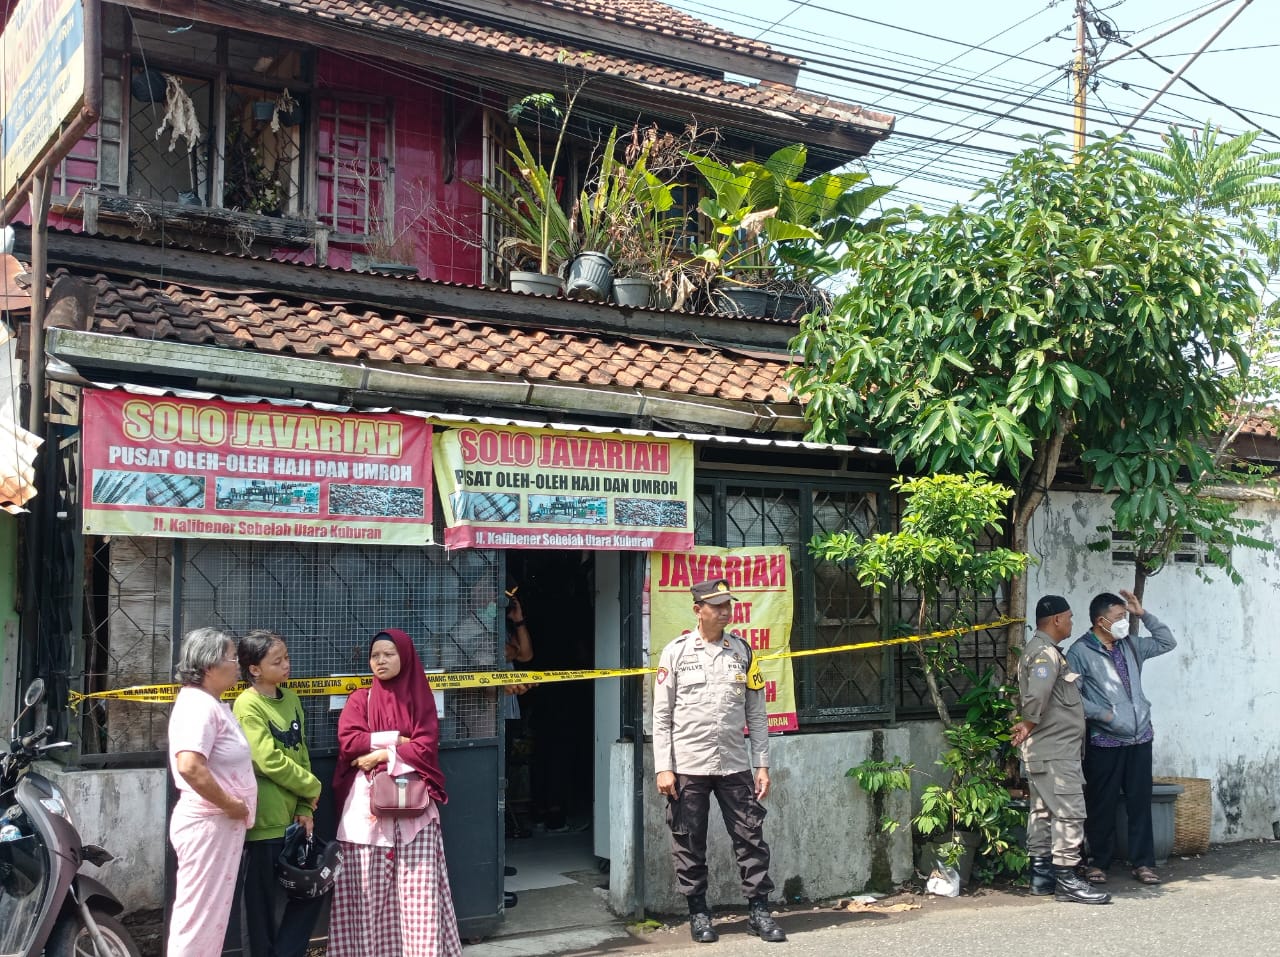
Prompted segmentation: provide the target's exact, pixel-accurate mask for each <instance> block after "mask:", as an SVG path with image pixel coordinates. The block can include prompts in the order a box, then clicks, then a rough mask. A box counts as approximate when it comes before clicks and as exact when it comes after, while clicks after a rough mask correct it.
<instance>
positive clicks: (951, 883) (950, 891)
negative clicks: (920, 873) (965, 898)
mask: <svg viewBox="0 0 1280 957" xmlns="http://www.w3.org/2000/svg"><path fill="white" fill-rule="evenodd" d="M924 889H925V890H926V891H928V892H929V893H930V894H936V895H937V896H938V897H959V896H960V872H959V871H958V870H956V869H955V868H954V867H947V866H946V865H945V864H939V865H938V866H937V867H935V868H934V870H933V873H932V874H930V875H929V880H928V881H927V882H926V883H925V885H924Z"/></svg>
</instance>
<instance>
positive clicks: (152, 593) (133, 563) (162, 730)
mask: <svg viewBox="0 0 1280 957" xmlns="http://www.w3.org/2000/svg"><path fill="white" fill-rule="evenodd" d="M85 551H86V556H87V560H86V566H87V569H88V574H87V575H86V578H85V586H84V588H85V600H84V609H85V620H84V636H85V638H84V646H83V652H82V657H80V659H79V660H80V661H81V662H82V672H81V675H80V676H79V677H78V678H77V677H76V676H74V675H73V676H72V687H74V688H76V689H77V690H79V691H82V692H84V693H90V692H95V691H114V690H119V689H121V688H129V687H132V686H135V685H149V684H168V683H170V682H171V681H172V680H173V651H172V647H171V645H170V628H171V626H172V622H173V611H172V605H171V603H170V595H169V589H170V583H171V582H172V580H173V542H172V540H170V539H167V538H124V537H113V538H111V539H105V538H87V539H86V540H85ZM80 718H81V721H80V726H79V731H80V750H81V754H82V756H83V755H101V756H102V758H101V760H103V761H105V762H107V763H119V762H123V761H129V760H132V759H136V758H137V757H139V756H141V755H143V754H148V753H154V752H158V751H162V750H163V749H164V746H165V736H166V734H167V728H168V723H169V706H168V705H160V704H142V703H140V702H134V701H116V700H102V699H98V700H95V701H93V702H92V703H90V704H87V705H85V706H84V707H83V708H82V709H81V712H80Z"/></svg>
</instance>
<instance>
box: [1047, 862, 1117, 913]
mask: <svg viewBox="0 0 1280 957" xmlns="http://www.w3.org/2000/svg"><path fill="white" fill-rule="evenodd" d="M1053 873H1054V876H1055V877H1057V879H1058V886H1057V888H1056V889H1055V890H1054V894H1053V897H1054V900H1060V901H1069V902H1074V903H1076V904H1110V903H1111V895H1110V894H1106V893H1104V892H1102V891H1098V890H1094V889H1093V885H1092V884H1090V883H1089V882H1088V881H1086V880H1085V879H1084V878H1082V877H1081V876H1080V875H1079V874H1077V873H1076V869H1075V868H1074V867H1055V868H1054V869H1053Z"/></svg>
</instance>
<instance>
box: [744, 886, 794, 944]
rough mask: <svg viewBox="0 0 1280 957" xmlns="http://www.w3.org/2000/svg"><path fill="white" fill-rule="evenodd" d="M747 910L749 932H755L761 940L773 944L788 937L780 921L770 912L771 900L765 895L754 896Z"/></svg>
mask: <svg viewBox="0 0 1280 957" xmlns="http://www.w3.org/2000/svg"><path fill="white" fill-rule="evenodd" d="M749 903H750V906H749V909H748V911H747V933H748V934H755V935H756V936H757V937H759V938H760V939H761V940H764V941H768V942H769V943H771V944H780V943H782V942H783V941H785V940H786V939H787V935H786V934H784V933H783V932H782V928H781V927H779V926H778V922H777V921H776V920H774V919H773V915H772V914H770V913H769V901H768V899H767V898H764V897H753V898H752V899H751V901H750V902H749Z"/></svg>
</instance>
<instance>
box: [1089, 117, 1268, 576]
mask: <svg viewBox="0 0 1280 957" xmlns="http://www.w3.org/2000/svg"><path fill="white" fill-rule="evenodd" d="M1258 135H1259V134H1258V131H1254V132H1251V133H1246V134H1244V135H1242V136H1236V137H1222V136H1221V135H1220V134H1219V131H1218V130H1216V129H1214V128H1213V127H1212V126H1210V125H1208V124H1206V125H1205V127H1204V128H1203V129H1202V130H1200V131H1199V132H1198V133H1196V134H1195V135H1193V136H1191V137H1188V136H1186V135H1185V134H1184V133H1183V132H1182V131H1181V130H1179V129H1178V128H1177V127H1171V128H1170V129H1169V132H1168V133H1167V134H1166V135H1165V137H1164V143H1165V148H1164V149H1163V150H1160V151H1153V150H1137V151H1135V155H1136V156H1137V158H1138V160H1139V161H1140V162H1141V163H1142V164H1143V165H1144V166H1145V167H1146V169H1147V171H1148V173H1149V174H1150V175H1151V178H1152V182H1153V184H1154V186H1155V188H1156V189H1157V190H1158V191H1159V193H1160V194H1161V195H1162V196H1164V197H1167V198H1168V199H1170V200H1173V201H1174V202H1176V203H1178V204H1179V205H1180V206H1181V208H1182V209H1183V211H1184V212H1185V213H1187V214H1188V215H1190V216H1194V217H1198V218H1204V219H1210V220H1218V221H1220V222H1221V224H1222V225H1223V226H1225V228H1227V229H1228V230H1229V231H1231V232H1232V233H1234V236H1235V242H1236V243H1237V245H1239V246H1243V247H1244V248H1245V249H1246V250H1248V252H1249V254H1250V255H1252V256H1254V257H1255V258H1256V259H1257V260H1258V261H1259V262H1260V263H1262V264H1264V268H1265V274H1266V276H1267V279H1268V282H1267V283H1266V286H1271V285H1272V282H1273V281H1274V280H1275V279H1276V278H1277V273H1280V243H1277V239H1276V220H1275V216H1276V210H1277V207H1280V183H1278V182H1277V177H1280V153H1252V154H1251V153H1250V150H1251V149H1252V147H1253V144H1254V141H1255V140H1256V139H1257V138H1258ZM1278 331H1280V309H1278V308H1277V300H1276V298H1275V296H1274V295H1264V301H1263V305H1262V308H1261V310H1260V312H1259V313H1258V315H1257V316H1256V317H1255V318H1254V321H1253V323H1252V325H1251V326H1250V328H1249V329H1248V331H1247V332H1245V333H1244V334H1243V336H1242V346H1243V351H1244V353H1245V355H1246V356H1247V357H1248V360H1249V361H1248V364H1247V365H1246V366H1239V367H1232V369H1231V370H1230V371H1229V373H1228V374H1227V376H1226V390H1225V391H1226V393H1227V401H1226V402H1225V403H1224V404H1223V406H1222V408H1220V409H1219V410H1218V422H1217V423H1216V427H1215V430H1214V432H1215V435H1216V441H1215V440H1214V438H1213V436H1210V435H1204V436H1191V437H1188V439H1187V441H1189V442H1192V443H1195V444H1197V445H1203V446H1205V447H1206V448H1207V449H1208V453H1209V454H1208V456H1207V458H1206V457H1205V456H1203V455H1200V456H1197V457H1196V458H1195V460H1194V461H1195V462H1198V463H1201V464H1203V465H1204V469H1203V470H1202V471H1199V472H1196V471H1191V472H1189V473H1187V474H1185V475H1177V476H1174V477H1173V480H1171V481H1169V482H1168V483H1167V484H1165V485H1163V486H1160V487H1158V490H1157V493H1156V494H1158V495H1159V496H1160V500H1161V501H1162V502H1163V506H1164V508H1163V510H1164V512H1165V516H1166V517H1165V518H1164V519H1163V520H1153V515H1152V509H1151V508H1150V507H1146V505H1147V501H1148V500H1149V496H1150V494H1151V493H1150V492H1149V491H1148V489H1149V488H1150V483H1147V484H1146V485H1144V484H1142V483H1141V482H1140V481H1139V480H1140V479H1141V478H1143V477H1144V476H1141V475H1137V476H1135V475H1133V474H1127V473H1128V472H1129V465H1130V463H1129V462H1128V460H1127V459H1125V458H1113V457H1111V456H1108V455H1107V454H1106V453H1105V452H1103V451H1100V450H1093V451H1090V452H1086V453H1085V456H1084V459H1085V461H1086V462H1089V463H1090V464H1092V465H1094V466H1095V474H1094V477H1095V480H1096V481H1097V482H1098V483H1099V484H1100V485H1101V486H1102V487H1103V488H1105V489H1107V490H1108V491H1113V492H1115V498H1114V500H1113V503H1112V509H1113V517H1114V522H1113V524H1114V527H1115V529H1116V530H1117V531H1121V532H1124V533H1126V538H1127V541H1126V546H1127V547H1128V548H1130V549H1131V550H1132V552H1133V555H1134V581H1133V591H1134V593H1135V594H1136V595H1137V596H1138V598H1139V599H1141V598H1142V596H1143V594H1144V593H1145V591H1146V583H1147V579H1148V578H1150V577H1151V576H1152V575H1154V574H1156V573H1157V572H1159V571H1160V569H1161V568H1162V567H1164V565H1165V564H1166V563H1167V562H1168V560H1169V558H1170V557H1171V555H1172V554H1173V552H1174V551H1175V550H1176V549H1178V548H1179V546H1180V545H1182V543H1183V542H1184V540H1185V539H1186V538H1188V537H1193V538H1194V539H1196V540H1198V541H1199V542H1200V543H1201V544H1202V545H1203V546H1204V549H1205V552H1204V558H1205V564H1206V566H1208V567H1216V568H1218V569H1221V570H1222V571H1224V572H1225V573H1226V574H1227V576H1228V577H1229V578H1230V579H1231V580H1232V581H1234V582H1236V583H1239V581H1240V576H1239V574H1238V573H1237V572H1236V570H1235V568H1234V566H1233V564H1232V549H1233V548H1235V547H1248V548H1260V549H1269V548H1271V545H1270V543H1268V542H1265V541H1262V540H1260V539H1257V538H1254V537H1253V536H1252V535H1251V534H1250V533H1251V531H1252V530H1253V529H1255V528H1257V527H1258V526H1259V525H1260V524H1261V523H1260V522H1257V521H1253V520H1250V519H1246V518H1244V517H1242V516H1241V515H1240V514H1239V511H1238V507H1237V506H1238V499H1240V498H1244V497H1247V496H1248V495H1249V494H1251V491H1250V487H1251V486H1256V485H1257V483H1258V482H1259V481H1260V480H1261V479H1262V478H1263V476H1264V473H1262V472H1260V471H1259V470H1257V469H1251V468H1248V467H1247V466H1245V465H1244V464H1243V463H1241V462H1239V461H1238V460H1237V459H1236V456H1235V455H1234V453H1233V451H1232V443H1233V442H1234V440H1235V439H1236V437H1237V436H1238V435H1239V434H1240V431H1241V429H1242V428H1243V427H1244V425H1245V424H1246V422H1248V421H1249V419H1250V418H1251V417H1252V416H1254V415H1256V414H1257V413H1258V412H1259V410H1260V409H1263V408H1264V406H1265V404H1266V403H1267V402H1268V401H1269V400H1270V399H1271V398H1272V397H1274V396H1275V395H1276V393H1277V392H1278V391H1280V370H1277V367H1276V364H1275V362H1274V357H1275V356H1276V353H1277V333H1278ZM1193 468H1194V465H1193ZM1140 495H1141V496H1144V498H1143V499H1142V500H1141V501H1140V500H1139V496H1140ZM1099 547H1100V548H1106V547H1108V546H1107V543H1106V542H1103V543H1101V544H1100V546H1099Z"/></svg>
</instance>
